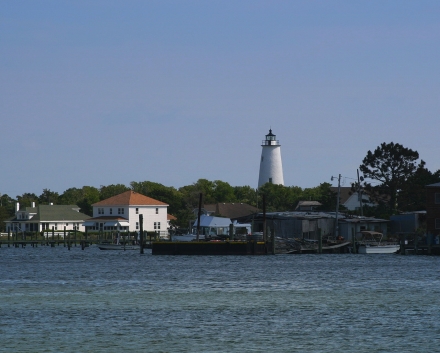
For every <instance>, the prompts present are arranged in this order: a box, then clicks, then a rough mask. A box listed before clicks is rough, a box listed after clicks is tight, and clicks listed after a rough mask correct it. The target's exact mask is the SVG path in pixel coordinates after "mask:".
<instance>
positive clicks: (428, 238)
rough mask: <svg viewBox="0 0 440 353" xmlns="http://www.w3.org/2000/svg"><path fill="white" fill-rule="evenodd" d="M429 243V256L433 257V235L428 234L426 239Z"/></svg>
mask: <svg viewBox="0 0 440 353" xmlns="http://www.w3.org/2000/svg"><path fill="white" fill-rule="evenodd" d="M426 240H427V243H428V255H431V254H432V253H431V246H432V240H433V239H432V235H431V234H428V235H427V237H426Z"/></svg>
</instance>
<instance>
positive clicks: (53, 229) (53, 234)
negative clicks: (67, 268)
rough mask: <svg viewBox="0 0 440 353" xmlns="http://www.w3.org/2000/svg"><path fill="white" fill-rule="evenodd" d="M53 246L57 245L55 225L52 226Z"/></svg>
mask: <svg viewBox="0 0 440 353" xmlns="http://www.w3.org/2000/svg"><path fill="white" fill-rule="evenodd" d="M51 245H52V247H54V246H55V227H54V226H52V244H51Z"/></svg>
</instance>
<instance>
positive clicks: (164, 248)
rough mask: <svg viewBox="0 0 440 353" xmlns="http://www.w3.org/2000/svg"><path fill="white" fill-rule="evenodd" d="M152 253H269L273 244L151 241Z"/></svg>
mask: <svg viewBox="0 0 440 353" xmlns="http://www.w3.org/2000/svg"><path fill="white" fill-rule="evenodd" d="M151 248H152V254H153V255H270V254H274V248H273V244H272V243H270V242H257V241H247V242H246V241H214V242H212V241H188V242H170V241H167V242H165V241H162V242H153V243H152V247H151Z"/></svg>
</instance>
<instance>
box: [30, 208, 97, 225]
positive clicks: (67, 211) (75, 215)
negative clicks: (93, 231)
mask: <svg viewBox="0 0 440 353" xmlns="http://www.w3.org/2000/svg"><path fill="white" fill-rule="evenodd" d="M36 208H37V214H36V215H35V216H34V217H32V219H30V220H29V221H28V222H35V221H40V222H50V221H83V220H85V219H87V218H90V216H87V215H86V214H84V213H81V212H77V211H76V210H78V209H79V207H78V206H76V205H39V206H38V207H36Z"/></svg>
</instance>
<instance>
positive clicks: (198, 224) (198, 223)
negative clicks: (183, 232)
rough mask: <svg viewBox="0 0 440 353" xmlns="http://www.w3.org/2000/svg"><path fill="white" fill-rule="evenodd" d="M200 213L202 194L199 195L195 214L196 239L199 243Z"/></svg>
mask: <svg viewBox="0 0 440 353" xmlns="http://www.w3.org/2000/svg"><path fill="white" fill-rule="evenodd" d="M201 213H202V193H200V195H199V211H198V212H197V238H196V240H197V241H199V237H200V215H201ZM190 231H191V230H190Z"/></svg>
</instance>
